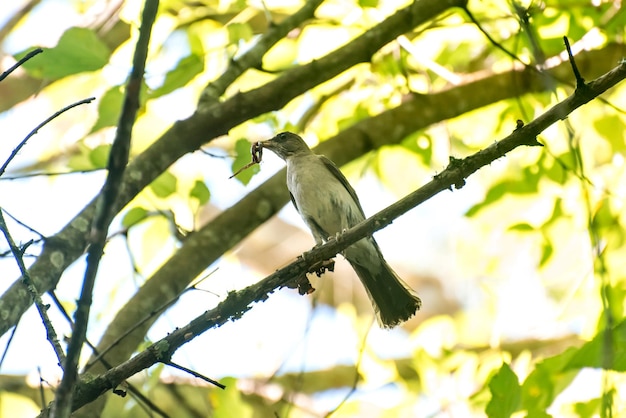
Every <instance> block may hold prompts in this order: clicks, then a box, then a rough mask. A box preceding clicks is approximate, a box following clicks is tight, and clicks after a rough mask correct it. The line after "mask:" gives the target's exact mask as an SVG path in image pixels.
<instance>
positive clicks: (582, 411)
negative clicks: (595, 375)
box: [574, 398, 602, 418]
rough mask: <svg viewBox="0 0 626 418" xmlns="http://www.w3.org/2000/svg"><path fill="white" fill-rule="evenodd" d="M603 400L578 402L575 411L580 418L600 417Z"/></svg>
mask: <svg viewBox="0 0 626 418" xmlns="http://www.w3.org/2000/svg"><path fill="white" fill-rule="evenodd" d="M601 405H602V398H595V399H590V400H588V401H586V402H576V403H575V404H574V411H575V412H576V414H577V416H578V417H579V418H593V417H597V416H599V412H600V406H601Z"/></svg>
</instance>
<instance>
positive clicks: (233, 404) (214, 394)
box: [208, 377, 254, 418]
mask: <svg viewBox="0 0 626 418" xmlns="http://www.w3.org/2000/svg"><path fill="white" fill-rule="evenodd" d="M220 383H222V384H223V385H226V390H219V389H218V390H212V391H210V392H209V396H208V397H209V401H210V402H211V405H212V406H213V418H249V417H252V416H254V409H253V408H252V406H250V405H249V404H248V403H246V401H245V400H244V398H243V396H241V392H239V389H237V382H236V380H235V379H234V378H232V377H227V378H224V379H221V380H220Z"/></svg>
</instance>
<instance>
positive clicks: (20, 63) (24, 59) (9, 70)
mask: <svg viewBox="0 0 626 418" xmlns="http://www.w3.org/2000/svg"><path fill="white" fill-rule="evenodd" d="M42 52H43V49H41V48H37V49H34V50H32V51H30V52H29V53H28V54H26V56H24V58H22V59H21V60H19V61H18V62H16V63H15V64H14V65H13V66H12V67H11V68H9V69H8V70H6V71H5V72H3V73H2V74H0V81H2V80H4V79H5V78H7V77H8V75H9V74H11V73H12V72H13V71H15V70H16V69H17V68H18V67H19V66H20V65H22V64H24V63H25V62H26V61H28V60H29V59H31V58H32V57H34V56H35V55H37V54H41V53H42Z"/></svg>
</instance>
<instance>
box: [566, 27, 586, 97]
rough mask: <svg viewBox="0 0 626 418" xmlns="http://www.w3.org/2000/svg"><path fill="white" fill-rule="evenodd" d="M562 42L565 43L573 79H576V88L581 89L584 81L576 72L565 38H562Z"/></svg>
mask: <svg viewBox="0 0 626 418" xmlns="http://www.w3.org/2000/svg"><path fill="white" fill-rule="evenodd" d="M563 42H565V49H566V50H567V57H568V59H569V63H570V64H571V66H572V72H573V73H574V77H576V88H582V87H584V86H585V79H584V78H583V77H582V76H581V75H580V71H578V66H577V65H576V60H575V59H574V54H572V48H571V47H570V45H569V39H567V36H564V37H563Z"/></svg>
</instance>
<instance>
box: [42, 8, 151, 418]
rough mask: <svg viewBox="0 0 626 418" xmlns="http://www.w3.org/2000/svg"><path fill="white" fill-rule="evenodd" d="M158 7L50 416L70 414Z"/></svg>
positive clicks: (137, 64) (132, 87)
mask: <svg viewBox="0 0 626 418" xmlns="http://www.w3.org/2000/svg"><path fill="white" fill-rule="evenodd" d="M158 8H159V0H146V3H145V5H144V9H143V13H142V16H141V28H140V29H139V39H138V40H137V45H136V47H135V54H134V56H133V68H132V70H131V74H130V77H129V79H128V83H127V84H126V93H125V97H124V104H123V106H122V113H121V116H120V120H119V122H118V125H117V132H116V135H115V139H114V140H113V145H112V147H111V152H110V154H109V161H108V165H107V170H108V175H107V179H106V181H105V183H104V187H103V188H102V192H101V193H100V194H99V196H98V206H97V209H96V213H95V218H94V221H93V224H92V225H91V233H90V237H89V242H90V243H89V249H88V251H87V268H86V269H85V277H84V279H83V286H82V290H81V294H80V298H79V300H78V306H77V308H76V312H75V314H74V316H75V320H74V329H73V330H72V338H71V340H70V343H69V346H68V349H67V357H66V359H65V364H64V373H63V378H62V379H61V384H60V385H59V387H58V389H57V392H56V396H55V401H54V404H53V406H52V414H51V416H52V417H54V418H65V417H68V416H69V415H70V409H71V405H72V397H73V394H74V386H75V384H76V380H77V378H78V360H79V357H80V352H81V350H82V348H83V344H84V342H85V338H86V335H87V324H88V322H89V312H90V310H91V304H92V300H93V295H92V293H93V288H94V285H95V282H96V273H97V272H98V266H99V265H100V259H101V258H102V254H103V251H104V246H105V244H106V238H107V231H108V229H109V225H110V223H111V220H112V219H113V217H114V216H115V214H116V213H117V210H116V209H115V204H116V201H117V198H118V195H119V190H120V187H121V182H122V177H123V175H124V171H125V169H126V165H127V164H128V156H129V151H130V140H131V136H132V129H133V125H134V124H135V119H136V116H137V110H138V109H139V93H140V90H141V84H142V81H143V74H144V70H145V66H146V58H147V56H148V45H149V43H150V34H151V33H152V25H153V24H154V21H155V19H156V14H157V11H158Z"/></svg>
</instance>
